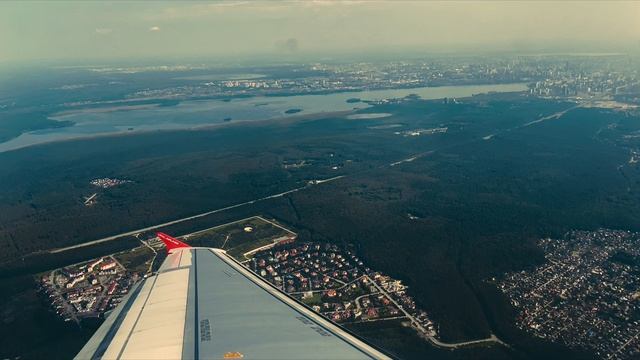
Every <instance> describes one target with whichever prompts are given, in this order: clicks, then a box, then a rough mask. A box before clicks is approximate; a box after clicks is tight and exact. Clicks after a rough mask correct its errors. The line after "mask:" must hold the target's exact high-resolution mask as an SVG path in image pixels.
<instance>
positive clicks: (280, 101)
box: [0, 83, 527, 152]
mask: <svg viewBox="0 0 640 360" xmlns="http://www.w3.org/2000/svg"><path fill="white" fill-rule="evenodd" d="M525 90H527V85H526V83H515V84H499V85H464V86H440V87H422V88H413V89H390V90H371V91H357V92H342V93H332V94H323V95H295V96H277V97H275V96H274V97H265V96H257V97H250V98H238V99H232V100H231V101H223V100H187V101H182V102H180V103H179V104H178V105H176V106H157V105H148V106H129V107H128V106H118V107H114V108H112V109H110V110H109V109H104V108H96V109H83V110H81V111H66V112H62V113H58V114H55V115H54V116H52V117H51V118H52V119H55V120H69V121H72V122H74V123H75V125H73V126H69V127H63V128H55V129H44V130H37V131H31V132H27V133H24V134H22V135H20V136H18V137H16V138H14V139H11V140H9V141H6V142H4V143H1V144H0V152H4V151H9V150H14V149H18V148H22V147H27V146H31V145H36V144H41V143H45V142H51V141H60V140H68V139H74V138H81V137H88V136H95V135H106V134H118V133H126V132H136V131H138V132H139V131H152V130H177V129H190V128H195V127H200V126H207V125H215V124H221V123H224V122H225V121H232V122H233V121H259V120H266V119H274V118H282V117H291V116H297V115H301V114H316V113H323V112H334V111H346V110H353V109H364V108H367V107H369V105H368V104H366V103H363V102H347V100H349V99H354V98H358V99H362V100H382V99H389V98H401V97H405V96H407V95H410V94H415V95H418V96H420V97H421V98H422V99H441V98H445V97H448V98H462V97H469V96H471V95H474V94H481V93H488V92H514V91H525ZM291 109H300V110H301V111H299V112H294V113H291V114H287V113H286V112H287V110H291Z"/></svg>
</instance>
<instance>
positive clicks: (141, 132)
mask: <svg viewBox="0 0 640 360" xmlns="http://www.w3.org/2000/svg"><path fill="white" fill-rule="evenodd" d="M355 111H356V110H343V111H325V112H317V113H310V114H304V115H302V114H301V115H294V116H278V117H273V118H266V119H258V120H235V121H230V122H222V123H216V124H202V125H196V126H191V127H184V128H176V129H151V130H123V131H116V132H107V133H99V134H90V135H80V136H77V137H70V138H65V139H52V140H50V141H45V142H40V143H36V144H29V145H24V146H19V147H15V148H10V149H7V150H0V156H2V155H3V154H5V153H10V152H14V151H20V150H24V149H27V148H35V147H42V146H49V145H53V144H59V143H65V142H71V141H82V140H91V139H97V138H107V137H123V136H137V135H144V134H151V133H158V132H187V131H200V130H204V131H213V130H216V129H219V128H226V127H232V126H247V125H270V124H274V123H278V122H296V121H306V120H320V119H323V118H329V117H333V116H347V115H349V114H351V113H354V112H355ZM8 141H11V140H8ZM2 144H3V143H0V147H2Z"/></svg>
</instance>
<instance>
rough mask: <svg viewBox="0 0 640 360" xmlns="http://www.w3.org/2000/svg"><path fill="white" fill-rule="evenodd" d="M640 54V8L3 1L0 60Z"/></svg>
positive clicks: (521, 4)
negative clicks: (370, 54) (388, 53)
mask: <svg viewBox="0 0 640 360" xmlns="http://www.w3.org/2000/svg"><path fill="white" fill-rule="evenodd" d="M564 46H566V47H567V50H570V51H580V50H584V51H593V50H597V49H598V48H601V49H602V50H607V51H612V50H616V49H619V50H622V51H624V50H625V49H632V50H634V49H639V48H640V2H616V1H606V2H604V1H603V2H595V1H588V2H577V1H573V2H552V1H537V2H533V1H532V2H516V1H496V2H489V1H473V2H450V1H448V2H422V1H405V2H403V1H388V2H385V1H338V0H335V1H332V0H322V1H313V0H307V1H304V0H303V1H288V2H285V1H282V2H278V1H215V2H213V1H212V2H195V3H193V2H191V3H185V2H150V1H144V2H124V1H117V2H76V1H74V2H62V1H48V2H34V1H23V2H7V1H2V2H0V61H10V62H13V61H24V60H35V59H45V60H46V59H49V60H54V59H69V60H80V59H96V58H98V59H106V58H141V57H144V58H162V57H173V58H179V57H195V56H200V55H203V56H212V57H218V56H239V55H242V56H244V57H247V56H248V55H250V54H266V55H282V57H286V56H296V55H305V54H327V55H331V54H335V53H348V52H357V51H380V52H384V51H414V52H429V51H467V52H470V51H476V50H514V51H529V50H531V51H538V50H554V51H557V50H560V49H561V48H562V47H564Z"/></svg>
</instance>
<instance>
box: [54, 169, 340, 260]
mask: <svg viewBox="0 0 640 360" xmlns="http://www.w3.org/2000/svg"><path fill="white" fill-rule="evenodd" d="M341 178H343V176H336V177H334V178H330V179H326V180H317V181H314V182H309V183H308V184H307V185H305V186H301V187H297V188H294V189H291V190H287V191H284V192H281V193H278V194H273V195H268V196H264V197H261V198H258V199H254V200H250V201H245V202H243V203H239V204H235V205H230V206H226V207H223V208H220V209H215V210H211V211H207V212H203V213H200V214H197V215H192V216H188V217H184V218H182V219H177V220H173V221H168V222H165V223H162V224H158V225H153V226H149V227H146V228H142V229H136V230H131V231H128V232H124V233H121V234H117V235H112V236H107V237H105V238H102V239H98V240H93V241H89V242H85V243H82V244H77V245H72V246H67V247H64V248H58V249H52V250H49V253H51V254H56V253H61V252H64V251H68V250H73V249H78V248H83V247H87V246H91V245H95V244H100V243H103V242H107V241H113V240H116V239H118V238H121V237H123V236H132V235H136V234H139V233H142V232H145V231H151V230H155V229H158V228H162V227H165V226H170V225H175V224H179V223H181V222H185V221H189V220H194V219H198V218H201V217H205V216H209V215H213V214H216V213H219V212H223V211H227V210H231V209H235V208H238V207H241V206H245V205H251V204H255V203H257V202H260V201H264V200H269V199H275V198H279V197H282V196H285V195H287V194H291V193H294V192H297V191H300V190H303V189H306V188H309V187H311V186H315V185H320V184H325V183H328V182H331V181H335V180H339V179H341Z"/></svg>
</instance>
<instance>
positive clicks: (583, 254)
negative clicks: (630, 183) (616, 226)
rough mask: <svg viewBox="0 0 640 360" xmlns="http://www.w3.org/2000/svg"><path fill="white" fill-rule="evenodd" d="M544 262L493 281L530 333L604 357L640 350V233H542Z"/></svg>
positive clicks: (626, 356)
mask: <svg viewBox="0 0 640 360" xmlns="http://www.w3.org/2000/svg"><path fill="white" fill-rule="evenodd" d="M539 245H540V246H541V247H542V248H543V249H544V251H545V254H546V255H545V257H546V260H547V263H546V264H544V265H542V266H540V267H537V268H535V269H532V270H529V271H521V272H516V273H510V274H507V275H506V276H505V277H504V278H503V279H498V280H497V282H496V283H497V285H498V287H499V288H500V289H501V290H502V291H503V292H504V293H505V294H506V295H507V296H508V297H509V299H511V303H512V305H513V306H514V307H515V308H517V309H518V310H519V315H518V318H517V325H518V326H519V327H520V328H521V329H523V330H525V331H528V332H530V333H532V334H533V335H535V336H537V337H540V338H544V339H548V340H551V341H554V342H560V343H564V344H566V345H567V346H569V347H572V348H580V349H586V350H588V351H590V352H593V353H595V354H596V355H597V356H598V357H599V358H604V359H629V358H636V357H637V356H638V354H640V233H635V232H629V231H621V230H608V229H601V230H597V231H573V232H570V233H569V234H567V235H566V237H565V239H542V240H540V242H539Z"/></svg>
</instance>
